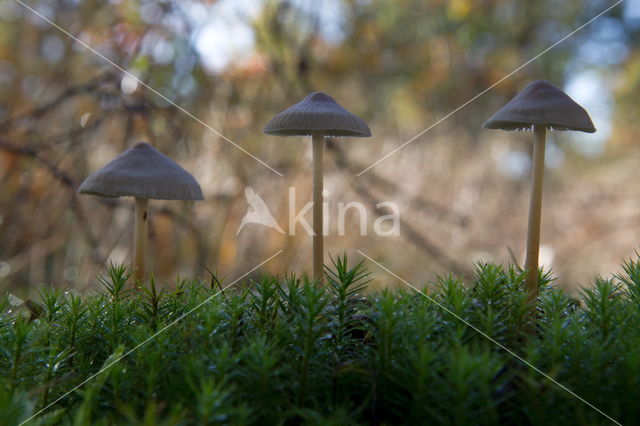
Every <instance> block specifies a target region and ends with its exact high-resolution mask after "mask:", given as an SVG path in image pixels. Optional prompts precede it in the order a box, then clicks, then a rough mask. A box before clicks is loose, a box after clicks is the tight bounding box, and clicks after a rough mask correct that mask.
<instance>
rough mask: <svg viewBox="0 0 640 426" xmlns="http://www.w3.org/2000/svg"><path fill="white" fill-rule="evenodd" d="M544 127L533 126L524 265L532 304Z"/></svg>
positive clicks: (535, 273) (534, 293)
mask: <svg viewBox="0 0 640 426" xmlns="http://www.w3.org/2000/svg"><path fill="white" fill-rule="evenodd" d="M545 136H546V128H545V127H544V126H534V139H535V140H534V145H533V167H532V168H533V181H532V188H531V202H530V204H529V231H528V234H527V254H526V257H525V262H524V267H525V269H526V270H527V277H526V280H525V289H526V291H527V293H528V301H529V303H530V304H534V303H535V301H536V298H537V297H538V256H539V253H540V222H541V217H542V185H543V180H544V150H545Z"/></svg>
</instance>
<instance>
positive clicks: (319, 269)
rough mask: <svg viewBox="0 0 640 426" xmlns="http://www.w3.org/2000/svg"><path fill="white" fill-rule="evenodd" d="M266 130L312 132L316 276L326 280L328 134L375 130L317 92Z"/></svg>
mask: <svg viewBox="0 0 640 426" xmlns="http://www.w3.org/2000/svg"><path fill="white" fill-rule="evenodd" d="M263 132H264V133H266V134H268V135H276V136H311V138H312V144H313V234H314V235H313V278H314V279H315V280H316V281H318V282H322V281H324V272H323V257H324V249H323V229H322V224H323V221H322V185H323V184H322V161H323V160H322V158H323V155H324V138H325V136H329V137H336V136H337V137H369V136H371V130H369V126H367V123H365V121H364V120H363V119H361V118H360V117H357V116H355V115H353V114H351V113H350V112H349V111H347V110H346V109H344V108H343V107H342V106H340V105H339V104H338V103H337V102H336V101H335V100H334V99H333V98H332V97H331V96H329V95H326V94H324V93H322V92H313V93H311V94H309V95H307V97H305V98H304V99H303V100H302V101H300V102H298V103H297V104H295V105H293V106H291V107H290V108H288V109H286V110H284V111H282V112H281V113H279V114H278V115H276V116H275V117H273V118H272V119H271V120H270V121H269V122H268V123H267V125H266V126H265V127H264V130H263Z"/></svg>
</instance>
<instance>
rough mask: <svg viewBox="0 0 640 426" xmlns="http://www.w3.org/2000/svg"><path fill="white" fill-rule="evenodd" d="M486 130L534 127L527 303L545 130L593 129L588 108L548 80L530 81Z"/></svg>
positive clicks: (533, 277) (534, 269) (534, 281)
mask: <svg viewBox="0 0 640 426" xmlns="http://www.w3.org/2000/svg"><path fill="white" fill-rule="evenodd" d="M483 127H484V128H486V129H501V130H533V132H534V147H533V165H532V169H533V186H532V189H531V201H530V204H529V229H528V233H527V251H526V257H525V270H526V271H527V276H526V279H525V289H526V291H527V293H528V301H529V303H534V302H535V300H536V298H537V296H538V255H539V250H540V218H541V211H542V183H543V176H544V151H545V136H546V130H547V129H549V130H575V131H579V132H586V133H594V132H595V131H596V129H595V127H594V126H593V122H592V121H591V118H590V117H589V114H588V113H587V111H585V109H584V108H582V107H581V106H580V105H578V104H577V103H576V102H575V101H574V100H573V99H571V98H570V97H569V96H568V95H567V94H566V93H564V92H563V91H562V90H560V89H558V88H557V87H555V86H554V85H552V84H551V83H549V82H548V81H543V80H539V81H533V82H531V83H529V84H527V86H526V87H525V88H524V89H522V91H521V92H520V93H518V94H517V95H516V96H515V97H514V98H513V99H512V100H511V101H510V102H509V103H507V104H506V105H505V106H503V107H502V108H500V109H499V110H498V111H497V112H496V113H495V114H493V116H492V117H491V118H490V119H489V120H488V121H487V122H486V123H484V125H483Z"/></svg>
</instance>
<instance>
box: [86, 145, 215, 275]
mask: <svg viewBox="0 0 640 426" xmlns="http://www.w3.org/2000/svg"><path fill="white" fill-rule="evenodd" d="M78 192H79V193H80V194H93V195H100V196H102V197H123V196H132V197H135V201H136V204H135V232H134V235H135V245H134V247H135V249H134V253H135V255H134V273H135V278H136V279H137V280H138V281H141V282H142V281H144V277H145V261H146V252H147V236H148V212H147V208H148V203H149V198H153V199H156V200H204V197H203V196H202V190H201V189H200V185H198V182H196V180H195V178H194V177H193V176H191V175H190V174H189V173H188V172H187V171H186V170H184V169H183V168H182V167H180V165H179V164H178V163H176V162H175V161H173V160H172V159H170V158H169V157H167V156H166V155H164V154H162V153H161V152H160V151H158V150H157V149H155V148H154V147H152V146H151V145H149V144H148V143H145V142H138V143H137V144H135V145H134V146H133V147H132V148H130V149H128V150H127V151H125V152H123V153H122V154H120V155H118V156H117V157H116V158H115V159H113V160H112V161H111V162H110V163H109V164H107V165H106V166H104V167H103V168H102V169H100V170H98V171H97V172H95V173H93V174H91V175H90V176H89V177H87V178H86V179H85V180H84V181H83V182H82V184H81V185H80V187H79V188H78Z"/></svg>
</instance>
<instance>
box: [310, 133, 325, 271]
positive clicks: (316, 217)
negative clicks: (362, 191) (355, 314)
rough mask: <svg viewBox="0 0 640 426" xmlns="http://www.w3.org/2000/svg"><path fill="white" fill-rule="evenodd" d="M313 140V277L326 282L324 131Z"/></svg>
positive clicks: (313, 136)
mask: <svg viewBox="0 0 640 426" xmlns="http://www.w3.org/2000/svg"><path fill="white" fill-rule="evenodd" d="M312 141H313V279H314V280H316V281H317V282H318V283H320V284H322V283H323V282H324V271H323V265H324V262H323V260H324V247H323V245H324V244H323V239H324V235H323V229H322V224H323V219H322V186H323V183H322V162H323V157H324V133H323V132H314V133H313V135H312Z"/></svg>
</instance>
